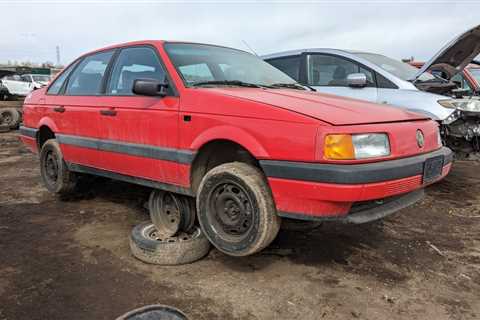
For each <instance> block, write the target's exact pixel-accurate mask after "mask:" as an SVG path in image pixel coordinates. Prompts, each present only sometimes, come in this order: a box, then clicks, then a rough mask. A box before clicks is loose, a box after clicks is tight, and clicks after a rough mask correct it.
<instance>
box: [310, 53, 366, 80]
mask: <svg viewBox="0 0 480 320" xmlns="http://www.w3.org/2000/svg"><path fill="white" fill-rule="evenodd" d="M307 61H308V84H309V85H311V86H328V87H348V84H347V76H348V75H349V74H352V73H363V74H365V76H366V77H367V87H375V80H374V77H373V74H372V72H371V71H369V70H367V69H365V68H363V67H361V66H360V65H359V64H357V63H355V62H352V61H350V60H347V59H343V58H340V57H336V56H332V55H322V54H314V55H309V56H308V60H307Z"/></svg>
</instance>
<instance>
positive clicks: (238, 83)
mask: <svg viewBox="0 0 480 320" xmlns="http://www.w3.org/2000/svg"><path fill="white" fill-rule="evenodd" d="M208 85H224V86H239V87H248V88H262V87H267V86H264V85H259V84H255V83H249V82H243V81H240V80H212V81H202V82H197V83H194V84H192V86H193V87H198V86H208Z"/></svg>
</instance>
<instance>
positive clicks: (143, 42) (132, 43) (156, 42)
mask: <svg viewBox="0 0 480 320" xmlns="http://www.w3.org/2000/svg"><path fill="white" fill-rule="evenodd" d="M164 43H184V44H198V45H205V46H212V47H220V48H227V49H232V50H238V51H242V52H246V53H249V54H251V53H250V52H248V51H245V50H242V49H237V48H231V47H226V46H220V45H216V44H210V43H200V42H192V41H181V40H137V41H130V42H124V43H118V44H114V45H110V46H106V47H103V48H100V49H96V50H93V51H89V52H87V53H85V54H83V55H82V56H81V57H83V56H86V55H90V54H92V53H96V52H102V51H106V50H111V49H117V48H123V47H132V46H137V45H153V46H156V45H162V44H164Z"/></svg>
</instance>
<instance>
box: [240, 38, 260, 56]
mask: <svg viewBox="0 0 480 320" xmlns="http://www.w3.org/2000/svg"><path fill="white" fill-rule="evenodd" d="M242 42H243V44H244V45H245V46H246V47H247V48H248V49H249V50H250V51H251V52H252V53H253V54H254V55H256V56H257V57H259V55H258V54H257V53H256V52H255V50H253V49H252V48H251V47H250V46H249V45H248V43H247V41H245V40H242Z"/></svg>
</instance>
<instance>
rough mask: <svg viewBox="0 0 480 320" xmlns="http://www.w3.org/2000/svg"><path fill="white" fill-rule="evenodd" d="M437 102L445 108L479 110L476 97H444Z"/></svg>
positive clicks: (478, 101)
mask: <svg viewBox="0 0 480 320" xmlns="http://www.w3.org/2000/svg"><path fill="white" fill-rule="evenodd" d="M437 102H438V103H439V104H440V105H441V106H443V107H445V108H450V109H459V110H463V111H470V112H480V100H478V99H444V100H438V101H437Z"/></svg>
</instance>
